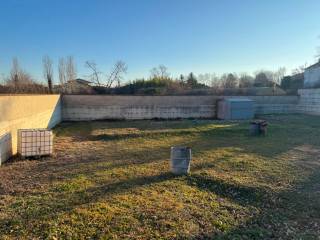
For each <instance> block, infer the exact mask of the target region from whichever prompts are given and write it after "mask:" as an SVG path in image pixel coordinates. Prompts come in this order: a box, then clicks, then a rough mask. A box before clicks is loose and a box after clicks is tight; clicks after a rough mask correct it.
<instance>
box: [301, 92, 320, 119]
mask: <svg viewBox="0 0 320 240" xmlns="http://www.w3.org/2000/svg"><path fill="white" fill-rule="evenodd" d="M298 94H299V96H300V98H299V104H298V105H297V112H299V113H305V114H313V115H320V89H319V88H317V89H300V90H299V91H298Z"/></svg>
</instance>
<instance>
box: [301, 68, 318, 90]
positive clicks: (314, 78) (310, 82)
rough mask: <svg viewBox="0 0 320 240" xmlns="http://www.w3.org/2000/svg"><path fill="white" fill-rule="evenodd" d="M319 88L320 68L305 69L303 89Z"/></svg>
mask: <svg viewBox="0 0 320 240" xmlns="http://www.w3.org/2000/svg"><path fill="white" fill-rule="evenodd" d="M314 86H317V87H319V86H320V66H319V67H312V68H307V69H306V70H305V72H304V87H306V88H309V87H314Z"/></svg>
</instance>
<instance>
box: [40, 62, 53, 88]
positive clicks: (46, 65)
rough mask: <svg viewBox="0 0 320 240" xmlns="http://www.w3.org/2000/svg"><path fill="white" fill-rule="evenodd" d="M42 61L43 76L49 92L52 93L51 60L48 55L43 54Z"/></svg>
mask: <svg viewBox="0 0 320 240" xmlns="http://www.w3.org/2000/svg"><path fill="white" fill-rule="evenodd" d="M42 63H43V76H44V79H45V80H46V81H47V83H48V88H49V93H52V83H53V68H52V60H51V59H50V57H49V56H44V57H43V59H42Z"/></svg>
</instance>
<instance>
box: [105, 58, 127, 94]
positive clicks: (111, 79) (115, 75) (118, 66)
mask: <svg viewBox="0 0 320 240" xmlns="http://www.w3.org/2000/svg"><path fill="white" fill-rule="evenodd" d="M127 69H128V67H127V65H126V63H125V62H123V61H117V62H116V63H115V64H114V66H113V68H112V70H111V72H110V74H109V75H108V76H107V81H106V87H107V88H111V87H112V85H113V83H115V82H116V83H117V86H118V87H119V86H120V84H121V80H122V79H123V75H124V74H126V73H127Z"/></svg>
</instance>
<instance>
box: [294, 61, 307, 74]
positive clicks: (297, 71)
mask: <svg viewBox="0 0 320 240" xmlns="http://www.w3.org/2000/svg"><path fill="white" fill-rule="evenodd" d="M306 67H307V63H305V64H304V65H301V66H299V67H297V68H295V69H293V70H292V74H293V75H296V74H300V73H304V70H305V69H306Z"/></svg>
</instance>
